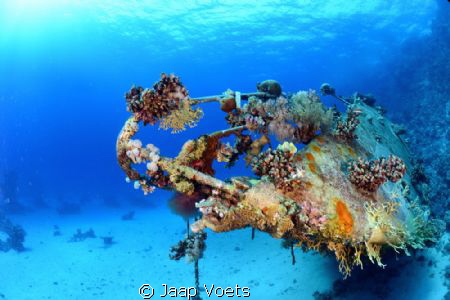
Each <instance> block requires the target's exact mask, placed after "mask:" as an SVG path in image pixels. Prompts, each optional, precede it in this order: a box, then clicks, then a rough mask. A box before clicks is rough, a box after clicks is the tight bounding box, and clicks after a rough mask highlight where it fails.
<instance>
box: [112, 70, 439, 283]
mask: <svg viewBox="0 0 450 300" xmlns="http://www.w3.org/2000/svg"><path fill="white" fill-rule="evenodd" d="M327 86H328V85H327ZM257 87H258V91H257V92H254V93H240V92H236V91H231V90H228V91H226V92H224V93H223V94H222V95H218V96H212V97H202V98H190V97H189V95H188V92H187V90H186V89H185V87H184V86H183V85H182V84H181V82H180V80H179V78H178V77H176V76H174V75H170V76H168V75H164V74H163V75H162V78H161V80H160V81H159V82H157V83H156V84H155V85H154V88H152V89H143V88H141V87H135V86H133V87H132V88H131V90H130V91H129V92H128V93H127V94H126V100H127V105H128V110H129V111H130V112H131V113H132V114H133V115H132V116H131V117H130V118H129V119H128V120H127V121H126V123H125V125H124V127H123V129H122V131H121V132H120V134H119V137H118V140H117V158H118V161H119V164H120V166H121V168H122V169H123V170H124V171H125V173H126V175H127V180H128V181H134V185H135V188H142V190H143V191H144V193H149V192H152V191H153V190H154V189H155V187H160V188H165V189H171V190H175V191H177V192H179V193H183V194H186V195H195V196H194V197H191V198H189V199H192V201H195V202H196V203H195V206H196V207H197V208H198V210H199V211H200V212H201V214H202V218H201V219H200V220H198V221H197V222H195V223H194V224H193V225H192V227H191V228H192V230H193V231H196V232H198V231H201V230H203V229H204V228H210V229H212V230H213V231H216V232H223V231H230V230H234V229H238V228H242V227H246V226H251V227H254V228H257V229H259V230H261V231H265V232H268V233H270V234H271V235H272V236H273V237H276V238H289V239H292V240H296V241H298V245H299V246H302V247H303V248H304V249H315V250H318V251H321V252H329V251H332V252H334V253H335V255H336V258H337V260H338V261H339V268H340V270H341V272H343V273H344V274H345V275H349V274H350V272H351V269H352V268H353V267H354V266H360V267H362V265H363V257H364V256H366V257H368V258H369V259H370V260H371V261H372V262H376V263H377V264H378V265H380V266H383V264H382V261H381V252H382V251H383V248H389V247H390V248H393V249H394V250H396V251H398V250H403V251H405V252H406V253H407V251H408V248H413V249H416V248H423V247H425V246H426V245H428V243H429V242H433V241H435V240H436V239H437V238H438V235H439V228H438V224H439V223H438V222H436V221H435V220H431V219H430V218H429V217H428V213H427V210H426V209H425V208H424V207H422V206H420V205H419V202H420V201H419V199H418V196H417V194H416V192H415V190H414V188H413V187H412V185H411V184H410V174H408V171H409V166H410V164H411V157H410V154H409V152H408V150H407V147H406V146H405V144H404V143H403V141H402V140H401V139H400V138H399V137H398V136H397V135H396V134H395V130H394V128H393V124H392V123H391V122H390V121H389V120H388V119H386V118H385V117H384V116H383V114H382V112H380V110H379V109H377V108H375V107H373V106H371V105H373V104H372V103H365V102H364V101H362V100H361V99H363V98H361V97H353V98H348V99H344V98H340V97H337V96H336V95H335V93H334V89H332V88H331V87H329V89H332V90H333V93H330V92H328V93H324V92H323V91H322V93H323V94H326V95H329V96H334V97H336V98H339V99H340V100H342V101H343V102H344V103H345V104H346V105H347V109H348V110H347V114H346V116H345V117H341V116H340V114H339V113H338V112H337V111H335V110H333V109H327V108H326V107H325V106H324V105H323V104H322V102H321V100H320V97H319V96H318V95H317V94H316V92H315V91H312V90H310V91H305V92H299V93H296V94H293V95H292V96H289V97H287V96H285V95H284V94H283V93H282V91H281V86H280V85H279V84H278V83H277V82H276V81H273V80H270V81H265V82H263V83H260V84H258V86H257ZM329 89H327V90H329ZM206 102H218V103H219V104H220V108H221V109H222V111H224V113H225V119H226V120H227V122H228V124H229V125H230V128H228V129H224V130H222V131H218V132H214V133H211V134H206V135H202V136H200V137H199V138H197V139H194V140H188V141H187V142H186V143H185V144H184V146H183V147H182V149H181V151H180V153H179V155H178V156H177V157H175V158H169V157H165V156H162V155H161V154H160V153H159V149H158V148H157V147H156V146H154V145H152V144H148V145H146V146H144V145H143V144H142V142H141V141H139V140H133V136H134V135H135V134H136V133H137V132H138V130H139V123H143V124H144V125H145V124H151V125H155V124H157V123H159V126H160V127H162V128H163V129H169V128H170V129H172V130H173V132H179V131H182V130H185V129H186V126H190V127H192V126H195V125H196V123H197V122H198V121H199V120H200V119H201V117H202V114H203V113H202V111H201V109H200V108H196V109H193V107H195V106H199V105H201V104H202V103H206ZM369 104H370V105H369ZM229 136H234V137H235V142H234V145H230V144H228V143H223V142H222V141H221V140H222V139H223V138H225V137H229ZM274 139H277V140H278V141H279V142H280V143H279V145H278V146H275V145H274V143H275V141H273V140H274ZM295 144H297V145H298V144H305V146H304V147H303V148H301V149H300V150H298V149H297V147H296V146H295ZM271 146H273V148H271ZM240 157H242V158H243V159H244V160H245V162H246V163H247V164H248V165H249V166H250V167H251V168H252V170H253V171H254V173H255V177H254V178H253V177H252V178H249V177H233V178H230V179H229V180H227V181H222V180H219V179H217V178H215V177H214V169H213V167H212V165H213V161H214V160H216V161H219V162H223V163H225V164H227V165H228V166H232V165H233V164H234V162H235V161H236V160H238V159H239V158H240ZM135 164H145V165H146V172H145V174H141V173H139V172H138V170H137V169H136V168H135Z"/></svg>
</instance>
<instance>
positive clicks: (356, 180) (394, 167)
mask: <svg viewBox="0 0 450 300" xmlns="http://www.w3.org/2000/svg"><path fill="white" fill-rule="evenodd" d="M348 171H349V179H350V182H351V183H353V184H354V185H356V186H357V187H358V188H360V189H363V190H366V191H369V192H374V191H376V190H377V189H378V187H379V186H380V185H382V184H383V183H385V182H386V181H388V180H389V181H392V182H397V181H398V180H399V179H401V178H402V177H403V175H404V174H405V172H406V166H405V163H404V162H403V161H402V160H401V159H400V158H399V157H397V156H395V155H390V156H389V158H388V159H386V158H384V157H382V158H380V159H377V160H374V161H367V160H363V159H362V158H359V159H358V160H357V161H354V162H352V163H351V164H350V166H349V167H348Z"/></svg>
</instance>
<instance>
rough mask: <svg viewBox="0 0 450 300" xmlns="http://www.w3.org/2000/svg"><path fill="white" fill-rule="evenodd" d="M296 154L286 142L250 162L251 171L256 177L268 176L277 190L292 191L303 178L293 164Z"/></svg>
mask: <svg viewBox="0 0 450 300" xmlns="http://www.w3.org/2000/svg"><path fill="white" fill-rule="evenodd" d="M296 152H297V148H296V147H295V146H294V145H293V144H291V143H287V142H285V143H283V144H282V145H279V146H278V148H277V149H275V150H272V149H268V150H267V151H265V152H263V153H261V154H259V155H258V156H257V157H255V158H254V159H253V160H252V162H251V165H252V168H253V171H254V172H255V174H256V175H258V176H268V177H269V179H270V180H271V181H272V182H273V183H275V185H276V186H277V187H278V188H280V189H283V190H286V191H292V190H293V189H294V186H295V185H298V184H300V179H301V177H302V176H303V171H302V170H301V169H299V168H298V167H297V166H296V165H295V164H294V155H295V153H296Z"/></svg>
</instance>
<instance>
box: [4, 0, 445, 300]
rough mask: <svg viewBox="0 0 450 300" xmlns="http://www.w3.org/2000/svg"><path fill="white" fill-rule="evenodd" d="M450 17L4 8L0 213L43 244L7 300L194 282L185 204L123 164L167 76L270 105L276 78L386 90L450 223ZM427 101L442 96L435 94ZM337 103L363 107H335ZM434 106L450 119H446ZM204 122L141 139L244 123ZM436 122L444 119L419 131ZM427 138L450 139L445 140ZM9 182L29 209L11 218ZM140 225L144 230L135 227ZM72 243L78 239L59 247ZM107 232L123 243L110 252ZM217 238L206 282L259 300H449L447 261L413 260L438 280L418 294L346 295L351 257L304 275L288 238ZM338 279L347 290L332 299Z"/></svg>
mask: <svg viewBox="0 0 450 300" xmlns="http://www.w3.org/2000/svg"><path fill="white" fill-rule="evenodd" d="M449 17H450V4H449V3H448V2H447V1H443V0H421V1H418V0H411V1H399V0H392V1H381V0H372V1H363V0H354V1H348V0H347V1H344V0H326V1H309V0H260V1H253V0H186V1H174V0H166V1H157V0H145V1H98V0H94V1H70V0H60V1H56V0H42V1H33V0H17V1H8V0H5V1H2V2H1V4H0V129H1V130H0V132H1V135H0V182H2V180H3V185H2V195H1V197H0V203H1V206H0V213H1V214H2V215H3V214H5V215H6V216H7V217H8V218H10V219H11V220H12V221H13V222H14V223H17V224H19V225H21V226H22V227H23V228H24V229H25V231H26V232H27V235H26V239H25V241H24V245H25V248H26V251H24V252H22V253H16V252H15V251H12V250H11V251H9V252H6V253H2V252H0V261H2V264H1V265H3V266H5V267H2V268H0V299H1V298H5V299H60V298H61V294H62V293H65V294H66V297H65V298H67V299H140V298H141V297H140V296H139V294H138V292H137V291H138V288H139V286H140V285H141V284H144V283H149V284H155V285H156V284H158V285H159V286H160V285H161V284H162V283H164V282H163V281H164V280H166V281H167V282H165V283H167V284H169V285H174V286H181V285H183V284H185V285H188V284H189V285H193V277H192V276H193V275H192V268H193V267H192V265H190V264H186V263H184V262H172V261H170V260H169V258H168V250H169V248H170V245H172V244H175V243H176V242H177V241H178V240H179V239H181V238H182V237H183V234H184V233H185V232H184V231H185V228H186V225H185V220H184V219H183V218H182V217H179V216H177V215H175V214H173V213H172V212H171V211H170V209H169V208H168V204H167V203H168V201H169V199H170V198H171V197H172V194H171V193H170V192H168V191H163V190H157V191H156V192H155V193H153V194H151V195H149V196H144V195H142V193H141V191H136V190H134V189H133V187H132V186H131V185H130V184H127V183H126V182H125V175H124V174H123V172H122V170H121V169H120V168H119V166H118V164H117V161H116V153H115V142H116V138H117V135H118V133H119V131H120V129H121V127H122V125H123V122H124V121H125V120H126V119H127V118H128V117H129V112H127V111H126V102H125V98H124V94H125V92H126V91H128V90H129V88H130V87H131V85H132V84H137V85H142V86H144V87H151V86H152V85H153V83H154V82H155V81H157V80H158V79H159V77H160V74H161V73H162V72H165V73H168V74H169V73H174V74H176V75H178V76H180V78H181V80H182V82H183V84H184V85H185V86H186V87H187V89H188V90H189V94H190V96H192V97H201V96H209V95H216V94H221V93H222V92H224V91H225V90H227V89H228V88H230V89H232V90H238V91H242V92H253V91H255V90H256V83H257V82H260V81H263V80H265V79H276V80H277V81H278V82H280V84H281V85H282V87H283V91H285V92H296V91H298V90H308V89H310V88H311V89H316V90H318V89H319V88H320V85H321V84H322V83H324V82H329V83H331V84H332V85H333V86H334V87H335V88H336V90H337V91H338V92H339V94H342V95H351V94H353V93H354V92H355V91H358V92H362V93H371V94H373V95H374V96H375V98H377V103H378V104H380V105H382V106H383V107H384V108H385V109H386V110H387V111H388V115H389V117H391V118H392V119H394V120H395V121H398V122H402V123H404V124H406V126H407V127H409V128H410V134H411V136H412V137H411V138H410V140H411V143H412V144H411V148H413V149H414V148H415V146H417V145H421V150H420V149H418V150H417V152H425V153H418V155H419V154H422V156H423V157H421V159H422V160H424V162H425V164H424V165H425V166H426V168H428V170H427V172H428V173H429V176H430V177H431V179H430V180H431V183H433V182H437V184H439V186H437V185H434V190H433V191H431V192H430V193H431V199H432V201H433V203H434V204H432V205H434V207H435V208H436V212H435V214H436V215H439V214H441V217H442V218H445V211H446V210H448V208H449V204H448V203H449V199H448V184H449V181H450V175H449V173H448V170H447V168H446V166H448V160H446V157H448V148H447V147H448V146H447V143H448V141H449V140H450V134H449V133H448V127H449V124H450V117H449V116H450V113H449V111H450V105H449V104H448V103H449V101H450V93H449V87H448V85H449V83H448V78H450V71H449V70H450V67H449V63H448V60H446V59H445V58H446V57H448V56H447V55H446V54H449V53H450V50H449V48H448V45H450V35H449V28H448V26H447V25H448V21H447V20H448V19H450V18H449ZM439 43H441V44H439ZM433 45H435V46H434V47H435V48H431V47H433ZM427 47H429V48H427ZM427 66H429V69H426V68H427ZM430 70H432V71H430ZM433 72H435V73H436V74H437V75H436V74H435V73H433ZM435 87H436V90H435V92H434V90H433V89H434V88H435ZM415 88H417V89H418V90H420V91H430V92H429V93H428V94H427V95H431V94H433V95H434V96H433V97H432V96H430V97H429V99H428V98H426V97H422V96H421V95H422V94H420V93H418V92H416V90H415ZM425 98H426V99H425ZM323 101H324V103H325V104H326V105H328V106H332V105H337V106H338V109H339V110H340V111H344V110H345V108H344V106H343V105H342V104H341V103H340V102H338V101H336V100H333V99H330V98H329V97H328V98H324V99H323ZM433 107H437V108H439V111H440V112H446V113H442V115H441V116H440V117H437V116H436V115H437V114H438V113H437V111H435V110H434V109H433ZM204 112H205V116H204V118H203V119H202V120H201V122H200V123H199V124H198V126H197V127H195V128H192V129H189V130H188V131H185V132H182V133H180V134H177V135H172V134H170V133H169V132H166V131H163V130H158V129H157V128H153V127H148V128H145V129H144V130H143V132H141V133H140V135H139V137H140V138H142V139H145V140H146V141H147V142H152V143H155V144H157V145H158V147H160V149H161V152H162V153H164V155H167V156H176V155H177V153H178V151H179V149H180V147H181V146H182V145H183V143H184V141H185V140H186V139H188V138H195V137H197V136H199V135H201V134H205V133H209V132H212V131H215V130H220V129H224V128H226V127H227V124H226V121H225V120H224V119H223V114H222V113H221V112H219V111H218V110H217V107H216V106H215V105H214V104H213V103H211V104H208V105H206V106H205V107H204ZM419 113H420V114H423V115H424V116H426V117H424V118H426V120H428V121H423V120H421V121H420V122H419V121H417V122H416V123H414V120H418V119H416V115H417V114H419ZM408 122H409V123H408ZM421 122H427V123H426V124H423V123H421ZM424 126H429V127H428V128H433V130H431V129H430V131H432V132H434V133H435V132H440V133H441V134H437V135H438V136H437V137H436V138H434V139H432V138H431V136H430V133H429V132H427V131H424V130H423V128H424ZM445 130H447V131H445ZM427 139H430V140H429V141H428V140H427ZM424 147H430V148H429V149H428V148H426V149H425V148H424ZM430 151H431V152H430ZM432 151H435V152H432ZM433 153H435V154H434V155H433ZM430 156H431V157H430ZM433 157H434V158H436V157H437V158H436V159H433ZM441 158H442V160H441V163H438V162H436V160H438V159H441ZM437 165H439V166H437ZM441 169H442V170H441ZM446 170H447V171H446ZM236 173H239V174H241V175H248V174H249V173H250V171H249V170H248V168H245V166H244V165H243V164H238V166H237V168H235V169H233V170H229V169H221V170H220V171H219V172H218V174H217V176H218V177H219V178H225V177H229V176H230V175H236ZM434 178H435V179H434ZM433 180H435V181H433ZM6 185H8V186H9V190H11V189H12V190H13V191H14V192H12V193H13V194H14V197H17V201H19V202H20V204H21V206H20V209H19V211H13V212H9V211H8V210H7V209H6V207H7V206H8V203H9V201H10V200H11V199H10V198H9V197H10V195H11V193H10V194H8V192H5V191H7V190H8V187H6ZM431 186H433V184H431ZM2 210H3V212H2ZM129 212H135V214H134V217H133V220H131V221H130V222H126V221H124V220H122V219H121V216H122V217H123V216H124V215H125V214H127V213H129ZM447 218H449V216H448V214H447ZM55 226H57V227H55ZM447 226H448V225H447ZM57 228H58V229H57ZM78 228H79V229H81V230H82V231H85V230H88V229H90V228H93V230H94V231H95V232H96V233H97V236H98V237H97V240H96V241H95V242H93V241H91V240H88V242H86V243H85V244H79V243H68V242H67V240H69V239H70V237H71V236H72V234H74V233H75V232H76V230H77V229H78ZM59 230H60V231H61V233H62V237H61V236H59V235H56V236H55V235H54V233H55V232H57V231H59ZM102 236H103V237H105V236H114V241H115V242H116V243H114V244H113V245H111V247H107V248H108V249H105V248H103V247H102V245H103V244H102V241H101V239H100V237H102ZM258 237H259V240H258ZM0 239H1V238H0ZM207 242H208V248H207V250H206V253H205V255H206V258H205V262H204V265H202V266H201V278H202V282H204V281H208V282H209V283H210V284H211V283H213V282H214V280H216V281H217V283H216V285H221V284H222V285H226V284H240V285H241V286H245V285H250V286H251V290H252V295H253V297H251V298H253V299H273V298H279V299H314V298H316V299H359V297H360V295H362V294H364V293H365V294H364V295H365V297H368V298H370V299H372V298H373V299H378V298H379V297H384V298H383V299H388V298H389V299H391V298H392V299H393V298H394V297H395V298H400V299H406V298H404V297H403V296H401V295H402V294H401V293H400V292H401V290H403V289H408V291H409V292H408V299H443V297H444V295H445V294H446V293H447V291H446V287H445V284H447V285H448V284H449V283H448V282H447V283H445V281H444V279H443V276H444V274H447V275H448V266H445V265H444V266H442V265H439V266H437V267H436V266H434V268H435V269H432V268H433V264H435V265H436V261H437V260H438V258H436V257H440V256H436V255H437V254H433V255H435V256H432V255H431V254H430V257H431V258H428V257H427V256H426V255H425V254H420V255H424V256H422V257H425V258H423V260H422V261H416V260H412V259H411V261H409V260H406V261H405V260H403V261H401V264H400V265H399V266H400V267H401V268H404V269H405V272H408V271H409V272H415V274H418V275H417V276H418V277H420V276H423V277H426V278H425V279H422V281H423V284H421V285H420V284H419V285H418V286H417V287H415V285H416V284H417V280H419V278H418V277H414V276H413V275H410V276H411V277H410V280H407V279H408V277H407V276H405V273H401V271H398V272H399V274H394V275H392V274H391V275H389V276H387V279H386V280H384V281H383V280H378V281H376V284H375V286H376V288H375V289H374V288H373V286H372V287H367V290H366V291H361V288H358V287H359V286H360V285H361V284H360V282H358V278H360V279H361V278H362V279H361V280H362V281H367V280H368V279H367V273H362V274H359V273H358V274H357V275H356V276H355V277H354V279H351V280H349V281H346V283H342V282H341V281H339V280H340V274H338V273H337V272H336V270H335V269H336V266H335V263H334V260H333V259H329V260H327V258H323V257H320V256H318V255H314V254H312V253H308V254H300V253H299V254H298V255H299V257H298V262H297V264H296V266H295V268H293V267H292V266H291V265H290V261H289V260H290V257H289V254H288V253H287V251H286V250H284V249H282V248H281V247H280V246H279V241H275V240H273V239H270V238H269V237H268V236H266V235H263V234H262V233H261V234H257V239H256V240H255V241H252V240H251V239H250V230H249V229H246V231H239V232H233V233H226V234H214V233H212V232H211V233H210V234H209V236H208V240H207ZM80 245H82V246H80ZM442 247H444V246H442ZM447 248H448V246H447ZM236 249H237V250H236ZM447 251H448V249H447ZM130 253H131V254H130ZM242 253H245V254H242ZM283 255H285V257H284V256H283ZM303 255H304V256H303ZM281 256H283V260H280V261H277V260H276V258H280V257H281ZM83 257H84V258H83ZM274 257H275V261H273V260H270V259H273V258H274ZM443 257H445V259H444V261H445V260H447V262H446V265H448V255H447V256H443ZM280 259H281V258H280ZM421 259H422V258H421ZM55 260H56V261H57V263H53V261H55ZM231 261H234V262H235V264H234V266H233V265H231V264H230V265H228V264H229V263H230V262H231ZM47 264H49V265H50V266H47ZM223 265H226V267H223V268H222V267H221V266H223ZM16 266H19V268H16ZM26 266H28V267H26ZM400 267H399V268H400ZM21 268H23V269H22V270H21ZM427 268H429V269H430V270H431V271H430V270H428V269H427ZM445 268H447V273H445ZM274 269H276V270H277V271H271V270H274ZM22 271H23V272H22ZM259 271H261V273H263V274H258V273H259ZM263 271H264V272H263ZM155 272H156V273H158V274H159V275H155ZM377 272H378V271H377ZM381 272H382V271H380V274H381ZM149 273H152V274H153V275H149ZM160 273H163V274H164V275H163V274H160ZM311 274H312V275H311ZM146 276H147V277H146ZM158 276H159V278H160V279H158ZM358 276H359V277H358ZM379 276H382V275H379ZM180 278H182V279H183V280H184V281H182V282H180V280H181V279H180ZM224 278H226V279H224ZM152 280H154V282H156V283H153V282H150V281H152ZM158 280H160V281H161V282H160V281H158ZM221 280H223V281H222V283H221ZM309 280H311V282H309ZM333 282H335V284H334V288H335V289H336V288H337V289H338V292H335V293H334V294H333V295H330V294H327V295H322V296H320V295H319V294H320V293H326V291H329V290H333ZM336 282H337V283H336ZM308 286H309V287H308ZM336 286H338V287H336ZM339 288H340V290H339ZM414 288H416V289H414ZM22 289H26V290H27V292H26V293H23V292H19V291H20V290H22ZM311 289H313V290H311ZM383 289H384V290H388V291H383V292H380V291H379V290H383ZM315 291H318V292H319V294H317V293H316V295H315V296H313V294H314V292H315ZM377 291H378V293H377ZM179 297H181V296H179ZM202 297H203V298H204V299H206V298H207V296H206V294H203V295H202ZM319 297H323V298H319ZM326 297H334V298H326ZM447 297H448V294H447ZM446 299H447V298H446Z"/></svg>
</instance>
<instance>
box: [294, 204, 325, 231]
mask: <svg viewBox="0 0 450 300" xmlns="http://www.w3.org/2000/svg"><path fill="white" fill-rule="evenodd" d="M300 207H301V216H302V217H303V220H302V221H303V222H304V223H305V224H306V225H308V226H309V227H310V228H321V227H322V226H323V225H324V224H325V223H326V221H327V217H326V216H325V215H324V214H323V213H322V212H321V211H320V209H319V208H317V207H316V206H315V205H313V204H312V203H311V202H309V201H303V202H302V203H301V204H300Z"/></svg>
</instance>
